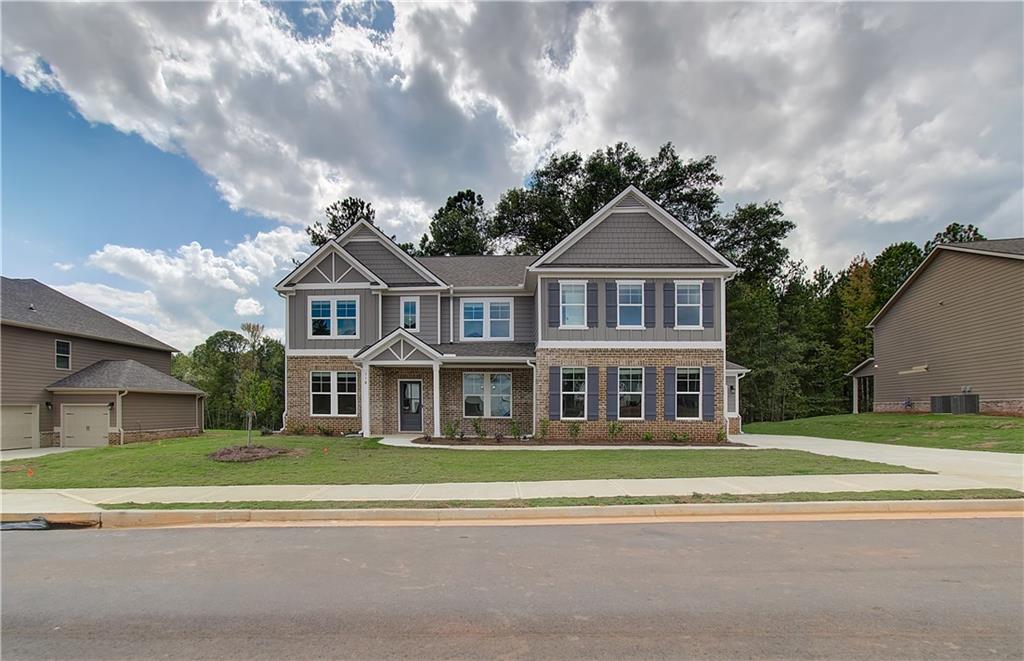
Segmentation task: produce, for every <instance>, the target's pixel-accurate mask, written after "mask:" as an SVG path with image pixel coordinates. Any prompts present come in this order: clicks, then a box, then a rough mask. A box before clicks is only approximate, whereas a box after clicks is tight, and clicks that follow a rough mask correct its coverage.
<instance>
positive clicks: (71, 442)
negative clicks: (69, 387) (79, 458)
mask: <svg viewBox="0 0 1024 661" xmlns="http://www.w3.org/2000/svg"><path fill="white" fill-rule="evenodd" d="M109 427H110V413H109V412H108V409H107V405H106V404H65V405H64V423H63V425H62V427H61V429H62V431H63V437H64V447H69V448H76V447H79V448H80V447H95V446H100V445H106V444H107V429H108V428H109Z"/></svg>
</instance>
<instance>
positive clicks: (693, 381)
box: [676, 367, 700, 420]
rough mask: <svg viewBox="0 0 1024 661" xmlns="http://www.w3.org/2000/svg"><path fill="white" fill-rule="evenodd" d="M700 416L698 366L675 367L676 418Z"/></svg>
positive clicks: (692, 418) (693, 418)
mask: <svg viewBox="0 0 1024 661" xmlns="http://www.w3.org/2000/svg"><path fill="white" fill-rule="evenodd" d="M699 418H700V368H699V367H679V368H677V369H676V419H677V420H697V419H699Z"/></svg>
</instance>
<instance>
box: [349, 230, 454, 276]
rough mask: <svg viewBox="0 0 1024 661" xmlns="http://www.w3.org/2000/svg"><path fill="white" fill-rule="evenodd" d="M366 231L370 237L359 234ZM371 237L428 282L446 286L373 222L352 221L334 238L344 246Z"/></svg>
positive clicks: (363, 233) (370, 238)
mask: <svg viewBox="0 0 1024 661" xmlns="http://www.w3.org/2000/svg"><path fill="white" fill-rule="evenodd" d="M367 232H369V233H370V234H372V237H365V236H359V235H365V234H366V233H367ZM357 237H358V238H357ZM372 238H376V239H377V241H378V243H380V244H381V245H382V246H384V247H385V248H386V249H387V250H388V251H389V252H390V253H391V254H392V255H394V256H395V257H397V258H398V259H399V260H401V261H402V262H405V264H406V265H407V266H408V267H409V268H410V269H412V270H413V271H415V272H416V273H418V274H419V275H420V276H422V277H423V278H424V279H425V280H426V281H427V282H428V283H431V284H436V285H439V286H446V284H447V283H445V282H444V281H443V280H441V279H440V278H438V277H437V276H436V275H434V273H432V272H431V271H430V269H429V268H427V267H426V266H424V265H423V264H421V263H420V262H418V261H416V260H415V259H414V258H413V257H412V255H410V254H409V253H407V252H405V251H404V250H402V249H401V248H399V247H398V245H396V244H395V242H394V241H393V240H391V237H389V236H387V235H386V234H384V233H383V232H381V231H380V228H379V227H377V226H376V225H374V224H373V223H370V222H367V221H365V220H359V221H357V222H355V223H353V224H352V225H351V226H350V227H349V228H348V229H347V230H345V231H344V232H342V233H341V235H340V236H338V238H337V239H335V240H336V241H337V242H338V245H340V246H345V245H346V244H348V243H349V242H350V241H367V240H371V241H372ZM389 284H390V283H389ZM419 284H422V283H419Z"/></svg>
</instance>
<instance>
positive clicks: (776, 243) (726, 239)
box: [695, 201, 796, 282]
mask: <svg viewBox="0 0 1024 661" xmlns="http://www.w3.org/2000/svg"><path fill="white" fill-rule="evenodd" d="M795 227H796V224H795V223H794V222H793V221H791V220H788V219H787V218H786V217H785V215H784V214H783V212H782V206H781V204H780V203H779V202H772V201H768V202H764V203H763V204H756V203H754V204H745V205H742V206H741V205H736V208H735V210H734V211H733V212H732V213H731V214H729V215H726V216H717V215H715V216H712V217H711V218H709V219H707V220H704V221H702V222H701V223H699V224H698V226H697V227H696V228H695V229H696V231H697V232H698V233H699V234H700V235H701V237H702V238H704V239H706V240H707V241H709V242H710V243H711V244H712V245H714V246H715V248H716V249H717V250H718V251H719V252H721V253H722V254H723V255H725V256H726V257H728V258H729V259H730V261H732V262H733V263H734V264H736V265H737V266H739V267H740V268H742V269H743V274H742V276H741V277H743V278H745V279H747V280H752V281H753V280H765V281H768V282H774V281H776V280H778V279H779V278H780V277H782V275H783V271H784V270H785V267H786V264H787V262H788V261H789V250H788V249H787V248H786V247H785V246H784V245H783V243H782V241H783V240H784V239H785V238H786V237H787V236H788V235H789V233H790V232H791V231H793V229H794V228H795Z"/></svg>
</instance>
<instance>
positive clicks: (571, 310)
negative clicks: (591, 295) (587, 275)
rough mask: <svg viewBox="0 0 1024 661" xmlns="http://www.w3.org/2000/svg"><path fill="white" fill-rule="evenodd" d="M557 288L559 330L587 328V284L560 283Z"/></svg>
mask: <svg viewBox="0 0 1024 661" xmlns="http://www.w3.org/2000/svg"><path fill="white" fill-rule="evenodd" d="M558 288H559V306H560V308H561V324H560V327H561V328H586V327H587V283H586V282H562V283H559V285H558Z"/></svg>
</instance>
